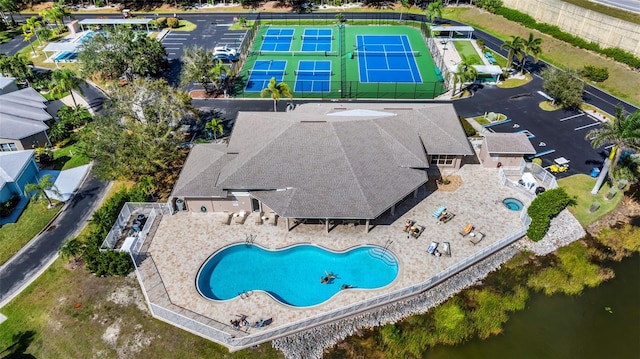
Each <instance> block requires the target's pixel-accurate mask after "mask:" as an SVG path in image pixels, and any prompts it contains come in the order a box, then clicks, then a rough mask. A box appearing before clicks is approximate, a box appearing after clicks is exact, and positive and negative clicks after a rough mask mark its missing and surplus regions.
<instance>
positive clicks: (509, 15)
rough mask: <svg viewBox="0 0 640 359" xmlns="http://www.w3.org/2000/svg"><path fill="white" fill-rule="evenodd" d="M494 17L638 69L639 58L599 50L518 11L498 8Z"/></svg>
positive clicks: (580, 39) (578, 38)
mask: <svg viewBox="0 0 640 359" xmlns="http://www.w3.org/2000/svg"><path fill="white" fill-rule="evenodd" d="M495 13H496V15H500V16H502V17H504V18H506V19H507V20H511V21H515V22H517V23H520V24H521V25H523V26H525V27H528V28H530V29H536V30H538V31H540V32H543V33H545V34H547V35H550V36H552V37H555V38H556V39H558V40H562V41H565V42H568V43H570V44H571V45H573V46H576V47H579V48H581V49H585V50H590V51H595V52H598V53H600V54H602V55H605V56H607V57H609V58H611V59H613V60H615V61H618V62H621V63H623V64H626V65H629V66H631V67H632V68H634V69H640V58H638V57H637V56H635V55H633V54H632V53H630V52H627V51H624V50H622V49H620V48H617V47H609V48H605V49H603V48H601V47H600V45H598V44H597V43H595V42H589V41H586V40H585V39H583V38H580V37H578V36H575V35H573V34H570V33H568V32H564V31H562V30H560V28H559V27H557V26H555V25H549V24H545V23H539V22H537V21H536V20H535V19H534V18H533V17H531V16H529V15H527V14H524V13H521V12H520V11H518V10H513V9H509V8H506V7H500V8H498V9H497V10H496V11H495Z"/></svg>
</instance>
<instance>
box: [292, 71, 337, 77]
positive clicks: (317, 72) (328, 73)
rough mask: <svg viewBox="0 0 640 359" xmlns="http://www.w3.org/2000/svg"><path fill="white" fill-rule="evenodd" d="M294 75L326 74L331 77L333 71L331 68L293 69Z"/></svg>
mask: <svg viewBox="0 0 640 359" xmlns="http://www.w3.org/2000/svg"><path fill="white" fill-rule="evenodd" d="M293 73H294V74H295V75H296V76H313V77H315V76H326V77H331V75H333V71H331V70H295V71H294V72H293Z"/></svg>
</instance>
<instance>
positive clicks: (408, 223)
mask: <svg viewBox="0 0 640 359" xmlns="http://www.w3.org/2000/svg"><path fill="white" fill-rule="evenodd" d="M414 224H416V221H414V220H413V219H407V220H406V221H405V222H404V229H403V230H404V231H405V232H407V233H410V232H411V227H413V225H414Z"/></svg>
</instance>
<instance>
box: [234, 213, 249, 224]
mask: <svg viewBox="0 0 640 359" xmlns="http://www.w3.org/2000/svg"><path fill="white" fill-rule="evenodd" d="M233 217H234V218H235V219H236V220H235V222H236V224H244V221H245V220H246V219H247V212H246V211H240V212H238V213H234V214H233Z"/></svg>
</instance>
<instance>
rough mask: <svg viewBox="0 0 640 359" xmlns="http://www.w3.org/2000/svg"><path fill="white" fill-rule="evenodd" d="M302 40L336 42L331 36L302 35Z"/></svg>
mask: <svg viewBox="0 0 640 359" xmlns="http://www.w3.org/2000/svg"><path fill="white" fill-rule="evenodd" d="M301 38H302V40H324V41H331V40H335V37H333V36H331V35H302V37H301Z"/></svg>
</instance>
